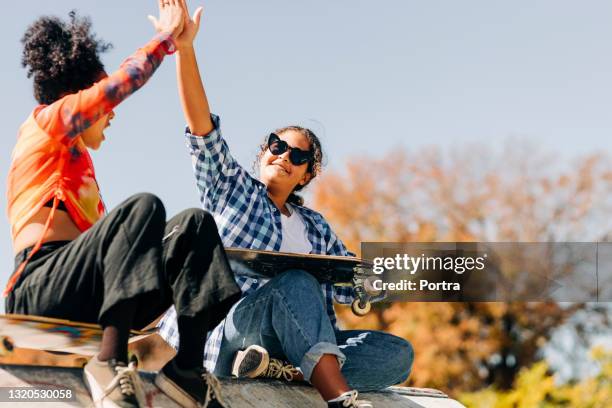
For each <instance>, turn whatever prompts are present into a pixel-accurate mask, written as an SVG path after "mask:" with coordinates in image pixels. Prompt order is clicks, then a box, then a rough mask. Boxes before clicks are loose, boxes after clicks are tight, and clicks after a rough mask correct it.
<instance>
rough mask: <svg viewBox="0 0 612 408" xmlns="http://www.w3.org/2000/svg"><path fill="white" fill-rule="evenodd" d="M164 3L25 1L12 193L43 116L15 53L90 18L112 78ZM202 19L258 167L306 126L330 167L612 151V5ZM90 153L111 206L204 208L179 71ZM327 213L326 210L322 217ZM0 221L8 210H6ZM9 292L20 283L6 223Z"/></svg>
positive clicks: (276, 6) (217, 13) (204, 46)
mask: <svg viewBox="0 0 612 408" xmlns="http://www.w3.org/2000/svg"><path fill="white" fill-rule="evenodd" d="M156 4H157V2H156V1H154V0H147V1H145V0H130V1H121V2H120V1H116V0H110V1H106V2H100V1H93V0H80V1H78V2H76V1H63V0H57V1H53V2H48V1H32V0H30V1H22V2H16V3H12V4H11V10H10V12H8V11H7V12H6V16H5V19H4V21H3V24H2V25H1V26H0V38H2V49H3V58H2V62H0V70H1V75H0V85H1V89H2V109H1V110H0V119H1V120H0V126H1V127H2V134H3V135H4V137H3V138H2V139H1V140H0V146H1V148H2V149H1V151H2V152H4V153H3V154H2V156H1V158H0V164H1V165H0V179H1V180H2V181H1V183H2V189H3V190H5V189H6V175H7V172H8V168H9V164H10V152H11V149H12V147H13V145H14V141H15V136H16V134H17V129H18V127H19V125H20V124H21V122H23V120H25V118H26V117H27V115H28V114H29V112H30V111H31V110H32V109H33V107H34V103H35V102H34V99H33V97H32V92H31V83H30V81H29V80H28V79H27V78H26V76H25V70H23V69H22V68H21V67H20V44H19V39H20V38H21V35H22V34H23V32H24V30H25V28H26V26H27V25H28V24H29V23H31V22H32V21H33V20H34V19H35V18H36V17H37V16H40V15H43V14H55V15H59V16H66V15H67V12H68V11H69V10H70V9H72V8H77V9H78V10H79V11H80V12H81V14H83V15H89V16H91V17H92V20H93V24H94V30H95V31H96V32H97V33H98V34H99V36H100V37H102V38H104V39H105V40H107V41H110V42H112V43H113V44H114V49H113V50H111V51H110V52H108V53H107V54H105V55H104V56H103V60H104V62H105V64H106V67H107V70H109V71H112V70H114V69H116V68H117V67H118V65H119V64H120V63H121V61H122V60H123V59H124V58H125V57H127V56H128V55H129V54H130V53H132V52H133V51H134V50H135V49H136V48H138V47H139V46H141V45H143V44H145V43H146V42H147V41H148V39H149V38H150V37H152V35H153V29H152V27H151V25H150V23H149V21H148V20H147V19H146V15H147V14H154V13H156V7H157V6H156ZM197 5H204V6H205V11H204V18H203V23H202V29H201V32H200V35H199V38H198V40H197V43H196V47H197V52H198V55H199V57H200V68H201V71H202V74H203V76H204V79H205V85H206V88H207V92H208V94H209V99H210V102H211V106H212V109H213V111H214V112H216V113H218V114H220V115H221V117H222V125H223V133H224V136H225V137H226V139H227V140H228V143H229V145H230V147H231V149H232V150H233V152H234V154H235V156H236V157H237V158H238V159H239V161H240V162H241V163H243V164H244V165H245V166H250V165H251V163H252V161H253V159H254V155H255V152H256V147H257V145H258V143H259V142H260V141H261V140H262V138H263V137H264V135H266V134H267V133H268V132H269V131H270V130H272V129H274V128H276V127H279V126H282V125H286V124H290V123H296V122H297V123H300V124H305V125H307V126H309V127H312V128H313V129H314V130H315V132H317V133H318V134H319V135H320V136H321V138H322V140H323V144H324V148H325V150H326V151H327V153H328V158H329V160H328V167H330V168H341V167H342V164H343V163H344V162H345V161H346V160H348V159H349V158H350V157H351V156H353V155H356V154H371V155H382V154H383V153H384V152H386V151H388V150H391V149H393V148H395V147H397V146H404V147H406V148H408V149H415V148H418V147H420V146H424V145H438V146H448V147H452V146H460V145H462V144H465V143H471V142H481V143H483V144H486V145H488V146H492V147H495V146H496V145H498V144H500V145H501V144H502V143H503V141H504V140H505V139H506V138H507V137H509V136H519V137H521V138H525V139H530V140H534V141H535V142H536V143H538V144H539V145H540V146H541V147H542V148H543V150H545V151H546V150H549V151H552V152H557V153H558V157H559V160H566V159H567V158H570V157H572V156H574V155H576V154H583V153H586V152H592V151H603V152H608V153H609V152H611V151H612V138H611V136H612V135H611V133H612V132H611V131H612V115H610V111H611V108H612V46H611V39H612V24H610V16H612V3H611V2H607V1H597V0H595V1H589V2H576V1H566V0H555V1H553V0H540V1H535V2H534V1H527V0H519V1H514V2H503V3H502V2H491V1H484V0H475V1H454V0H453V1H451V0H445V1H440V0H430V1H410V0H397V1H385V0H382V1H378V2H366V1H361V0H350V1H349V0H327V1H324V0H311V1H302V2H295V1H291V2H289V1H282V0H269V1H259V2H258V1H246V0H241V1H222V0H210V1H206V2H199V3H195V2H190V6H191V8H192V10H193V9H195V7H196V6H197ZM116 113H117V117H116V118H115V120H114V122H113V126H112V127H111V128H110V129H109V131H108V132H107V138H108V140H107V141H106V143H105V144H104V145H103V147H102V149H101V150H100V151H99V152H96V153H94V154H93V158H94V163H95V165H96V170H97V175H98V179H99V183H100V185H101V188H102V194H103V196H104V198H105V201H106V203H107V205H108V206H109V207H111V208H112V207H114V206H115V205H117V204H118V203H119V202H121V201H122V200H123V199H125V198H126V197H128V196H129V195H131V194H133V193H136V192H140V191H150V192H153V193H155V194H157V195H159V196H160V197H161V198H162V199H163V200H164V202H165V203H166V205H167V208H168V213H169V214H173V213H176V212H178V211H179V210H181V209H183V208H185V207H190V206H197V205H198V200H197V193H196V189H195V185H194V181H193V176H192V173H191V164H190V161H189V158H188V155H187V153H186V148H185V147H184V144H183V137H182V129H183V126H184V120H183V118H182V113H181V110H180V106H179V103H178V98H177V93H176V81H175V76H174V61H173V58H172V57H169V58H167V60H166V61H165V62H164V63H163V65H162V66H161V68H160V69H159V70H158V72H157V73H156V74H155V76H154V77H153V79H152V80H151V81H150V82H149V83H148V84H147V85H146V86H145V87H144V88H143V89H142V90H141V91H139V92H138V93H137V94H135V95H133V96H132V97H130V98H129V99H128V100H127V101H126V102H125V103H124V104H122V105H121V106H120V107H119V108H117V109H116ZM322 210H323V212H324V209H322ZM0 211H2V213H3V214H5V213H6V203H5V201H4V200H0ZM0 265H2V268H1V269H0V271H1V272H0V281H2V282H6V280H7V279H8V276H9V274H10V272H11V270H12V250H11V243H10V234H9V226H8V222H7V219H6V215H3V216H2V217H0Z"/></svg>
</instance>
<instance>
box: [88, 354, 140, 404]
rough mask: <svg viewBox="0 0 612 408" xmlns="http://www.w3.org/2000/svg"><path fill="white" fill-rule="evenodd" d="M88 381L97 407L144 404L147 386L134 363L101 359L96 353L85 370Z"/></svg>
mask: <svg viewBox="0 0 612 408" xmlns="http://www.w3.org/2000/svg"><path fill="white" fill-rule="evenodd" d="M83 377H84V379H85V384H86V385H87V387H88V388H89V392H90V393H91V399H92V400H93V403H94V406H95V407H96V408H138V407H141V406H144V405H145V394H144V389H143V386H142V383H141V380H140V376H139V375H138V370H137V368H136V364H135V363H133V362H132V363H130V364H129V365H128V366H126V365H125V363H123V362H119V361H116V360H109V361H100V360H98V356H97V355H96V356H93V357H92V358H91V359H90V360H89V362H88V363H87V364H86V365H85V367H84V369H83Z"/></svg>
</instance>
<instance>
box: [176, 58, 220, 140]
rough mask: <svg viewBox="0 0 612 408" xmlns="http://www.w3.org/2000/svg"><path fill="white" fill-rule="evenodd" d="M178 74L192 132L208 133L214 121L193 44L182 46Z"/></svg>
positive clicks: (188, 123) (199, 134)
mask: <svg viewBox="0 0 612 408" xmlns="http://www.w3.org/2000/svg"><path fill="white" fill-rule="evenodd" d="M176 76H177V82H178V92H179V98H180V100H181V105H182V107H183V114H184V115H185V120H186V121H187V125H188V126H189V129H190V130H191V134H193V135H197V136H204V135H207V134H208V133H210V132H211V131H212V130H213V123H212V121H211V119H210V107H209V106H208V100H207V99H206V92H205V91H204V85H203V84H202V78H201V77H200V71H199V69H198V62H197V60H196V56H195V51H194V49H193V47H192V46H189V47H184V48H180V49H179V51H178V52H177V58H176Z"/></svg>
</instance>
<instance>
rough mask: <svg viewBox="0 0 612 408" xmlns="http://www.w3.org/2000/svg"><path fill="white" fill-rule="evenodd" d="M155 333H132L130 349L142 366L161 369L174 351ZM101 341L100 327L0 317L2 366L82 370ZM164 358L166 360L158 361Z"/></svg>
mask: <svg viewBox="0 0 612 408" xmlns="http://www.w3.org/2000/svg"><path fill="white" fill-rule="evenodd" d="M155 332H156V330H155V329H151V330H145V331H137V330H132V332H131V334H130V344H129V346H128V349H129V351H130V353H131V355H132V356H134V357H135V358H136V359H138V360H139V364H140V365H141V366H142V365H144V366H146V367H149V368H150V367H155V368H157V367H161V366H163V363H165V362H166V361H168V360H169V359H170V358H172V355H173V353H170V351H169V350H168V348H170V349H172V348H171V347H170V346H167V345H166V346H167V348H164V347H163V346H164V345H165V342H163V340H161V342H159V341H158V340H160V339H161V338H160V337H159V335H158V334H156V333H155ZM153 336H157V337H153ZM158 338H159V339H158ZM101 340H102V327H100V326H99V325H97V324H91V323H82V322H74V321H70V320H64V319H54V318H49V317H42V316H29V315H17V314H6V315H0V364H22V365H51V366H60V367H82V366H83V365H85V364H86V363H87V361H88V360H89V358H90V357H92V356H93V355H94V354H96V353H97V352H98V350H99V347H100V342H101ZM162 343H163V344H162ZM153 346H156V347H153ZM173 351H174V350H172V352H173ZM162 359H165V361H163V362H158V361H156V360H162Z"/></svg>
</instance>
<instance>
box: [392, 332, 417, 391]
mask: <svg viewBox="0 0 612 408" xmlns="http://www.w3.org/2000/svg"><path fill="white" fill-rule="evenodd" d="M397 342H398V345H397V350H396V355H397V360H396V361H397V363H398V367H397V371H398V375H399V379H398V381H397V382H398V383H402V382H404V381H406V380H407V379H408V377H409V376H410V372H411V371H412V364H413V362H414V349H413V347H412V344H410V342H409V341H407V340H405V339H402V338H400V337H398V338H397Z"/></svg>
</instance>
